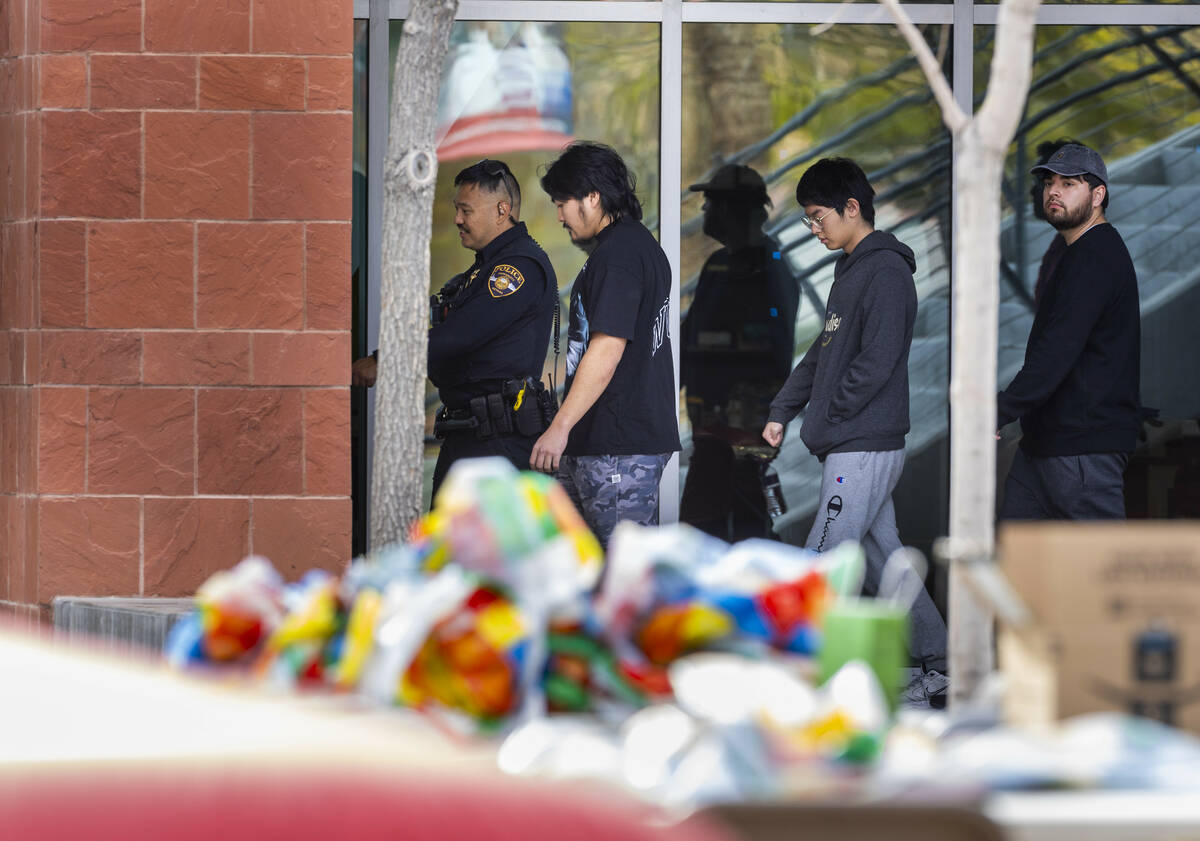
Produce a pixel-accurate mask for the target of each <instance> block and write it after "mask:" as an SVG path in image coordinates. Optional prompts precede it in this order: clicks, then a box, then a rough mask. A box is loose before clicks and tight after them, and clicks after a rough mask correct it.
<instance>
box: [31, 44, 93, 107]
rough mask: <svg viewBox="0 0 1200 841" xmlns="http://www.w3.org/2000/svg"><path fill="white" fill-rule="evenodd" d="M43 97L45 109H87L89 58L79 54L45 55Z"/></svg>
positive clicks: (43, 61)
mask: <svg viewBox="0 0 1200 841" xmlns="http://www.w3.org/2000/svg"><path fill="white" fill-rule="evenodd" d="M41 63H42V84H41V96H42V107H43V108H86V107H87V102H88V100H87V96H88V81H87V58H86V57H85V56H82V55H78V54H67V55H44V56H42V57H41Z"/></svg>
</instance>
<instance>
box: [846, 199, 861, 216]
mask: <svg viewBox="0 0 1200 841" xmlns="http://www.w3.org/2000/svg"><path fill="white" fill-rule="evenodd" d="M861 211H862V208H861V207H860V206H859V204H858V199H846V209H845V210H844V211H842V213H843V215H845V216H850V217H854V216H857V215H858V214H859V213H860V212H861Z"/></svg>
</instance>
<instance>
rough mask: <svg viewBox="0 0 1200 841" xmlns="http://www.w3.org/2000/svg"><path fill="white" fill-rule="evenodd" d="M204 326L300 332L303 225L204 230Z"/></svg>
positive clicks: (209, 227) (201, 316)
mask: <svg viewBox="0 0 1200 841" xmlns="http://www.w3.org/2000/svg"><path fill="white" fill-rule="evenodd" d="M199 243H200V248H199V259H200V274H199V287H198V289H197V307H198V312H197V321H198V324H199V326H200V327H252V328H260V329H294V328H297V327H300V326H301V323H302V320H303V308H304V277H303V265H302V264H303V259H304V253H303V249H304V238H303V230H302V227H301V226H300V225H280V224H265V223H261V222H249V223H245V224H237V223H230V224H211V225H209V224H205V225H200V231H199Z"/></svg>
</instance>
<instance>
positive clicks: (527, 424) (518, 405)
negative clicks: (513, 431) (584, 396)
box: [504, 377, 554, 437]
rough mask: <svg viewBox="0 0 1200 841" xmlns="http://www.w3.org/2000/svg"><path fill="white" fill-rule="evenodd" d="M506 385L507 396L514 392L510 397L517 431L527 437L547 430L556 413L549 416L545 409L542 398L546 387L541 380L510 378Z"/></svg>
mask: <svg viewBox="0 0 1200 841" xmlns="http://www.w3.org/2000/svg"><path fill="white" fill-rule="evenodd" d="M504 385H505V389H504V391H505V396H506V397H508V395H509V393H510V391H511V392H512V396H511V397H510V398H509V399H510V400H511V401H512V407H513V421H514V422H515V424H516V427H517V432H519V433H520V434H521V435H524V436H526V437H530V436H533V435H541V434H542V433H543V432H545V431H546V428H547V427H549V426H550V419H551V418H553V417H554V415H553V414H551V415H550V418H547V417H546V416H545V412H544V411H543V408H542V400H543V397H544V395H545V394H546V387H545V386H544V385H542V382H541V380H535V379H533V378H532V377H526V378H525V379H523V380H510V381H509V382H507V383H505V384H504Z"/></svg>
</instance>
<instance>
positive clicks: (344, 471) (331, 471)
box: [304, 388, 350, 496]
mask: <svg viewBox="0 0 1200 841" xmlns="http://www.w3.org/2000/svg"><path fill="white" fill-rule="evenodd" d="M304 492H305V493H306V494H310V495H312V496H348V495H349V494H350V390H349V389H348V388H329V389H325V388H322V389H315V388H314V389H307V390H306V391H305V392H304Z"/></svg>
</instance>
